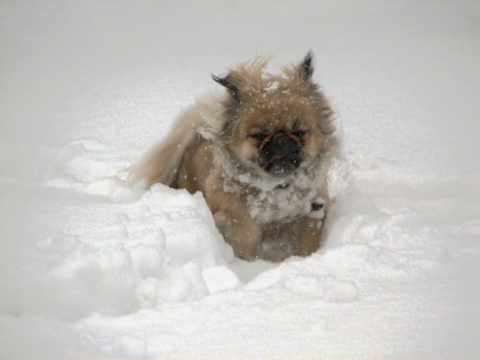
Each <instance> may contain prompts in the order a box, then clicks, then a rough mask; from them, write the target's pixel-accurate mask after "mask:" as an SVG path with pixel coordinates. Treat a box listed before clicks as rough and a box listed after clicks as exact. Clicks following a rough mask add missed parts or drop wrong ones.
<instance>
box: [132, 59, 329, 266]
mask: <svg viewBox="0 0 480 360" xmlns="http://www.w3.org/2000/svg"><path fill="white" fill-rule="evenodd" d="M266 65H267V61H266V60H265V59H256V60H254V61H251V62H247V63H244V64H241V65H239V66H237V67H236V68H233V69H231V70H230V71H229V72H228V73H227V75H225V76H222V77H217V76H213V80H215V81H216V82H217V83H219V84H220V85H222V86H223V87H225V89H226V94H224V95H223V97H218V98H213V99H209V100H204V101H197V102H196V103H195V104H194V105H193V106H191V107H190V108H188V109H186V110H185V111H184V112H183V113H181V114H180V116H179V117H178V119H177V121H176V123H175V124H174V127H173V129H172V131H171V133H170V134H169V135H168V136H167V138H166V139H165V141H164V142H163V143H161V144H160V145H159V146H157V147H156V148H154V149H152V150H151V151H150V152H149V153H147V155H146V156H145V157H144V159H143V161H142V162H141V163H140V165H139V166H138V167H137V169H136V173H135V178H136V179H137V180H140V179H145V180H146V182H147V184H148V185H149V186H150V185H152V184H154V183H162V184H165V185H168V186H171V187H173V188H176V189H182V188H183V189H187V190H188V191H189V192H190V193H195V192H196V191H201V192H202V193H203V195H204V197H205V199H206V202H207V204H208V206H209V208H210V210H211V211H212V213H213V216H214V219H215V223H216V225H217V227H218V229H219V230H220V232H221V233H222V235H223V237H224V238H225V240H226V241H227V242H228V243H229V244H230V245H231V246H232V247H233V249H234V252H235V255H236V256H238V257H240V258H243V259H246V260H253V259H256V258H264V259H267V260H272V261H280V260H282V259H284V258H286V257H288V256H290V255H293V254H295V255H300V256H307V255H309V254H311V253H312V252H314V251H315V250H317V249H318V247H319V245H320V241H321V232H322V223H323V220H324V217H325V214H326V210H327V208H328V206H329V203H330V200H329V196H328V186H327V185H328V184H327V173H328V169H329V166H330V163H331V160H332V156H333V154H334V149H335V145H336V137H335V136H334V135H333V133H334V126H333V116H332V115H333V111H332V109H331V107H330V105H329V102H328V100H327V98H326V97H325V95H324V94H323V93H322V92H321V91H320V90H319V87H318V86H317V85H316V84H315V83H314V82H313V80H312V74H313V66H312V54H311V53H308V54H307V55H306V56H305V58H304V59H303V61H301V62H300V63H299V64H297V65H295V66H290V67H284V68H282V71H281V73H280V74H276V75H274V74H270V73H267V72H266Z"/></svg>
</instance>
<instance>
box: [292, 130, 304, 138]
mask: <svg viewBox="0 0 480 360" xmlns="http://www.w3.org/2000/svg"><path fill="white" fill-rule="evenodd" d="M306 133H307V132H306V131H304V130H297V131H294V132H292V134H293V136H295V137H297V138H299V139H301V138H303V137H304V136H305V134H306Z"/></svg>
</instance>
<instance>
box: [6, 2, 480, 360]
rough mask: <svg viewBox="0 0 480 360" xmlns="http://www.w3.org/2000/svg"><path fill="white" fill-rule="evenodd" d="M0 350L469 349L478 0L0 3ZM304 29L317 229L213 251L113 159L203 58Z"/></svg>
mask: <svg viewBox="0 0 480 360" xmlns="http://www.w3.org/2000/svg"><path fill="white" fill-rule="evenodd" d="M0 49H1V55H0V247H1V248H0V359H2V360H13V359H15V360H17V359H33V358H35V359H41V358H45V359H69V358H95V359H101V358H127V359H137V358H159V359H160V358H161V359H166V358H175V359H185V358H187V359H190V358H194V359H197V358H198V359H265V358H273V359H291V358H297V359H318V358H322V359H323V358H326V359H328V358H402V359H411V358H416V359H422V358H430V359H431V358H435V359H442V358H443V359H477V358H479V356H480V342H479V341H478V336H479V335H478V334H479V333H480V142H479V141H478V139H479V134H480V101H479V100H480V99H479V94H480V61H479V59H480V2H478V1H432V0H428V1H422V2H416V1H386V0H385V1H370V0H358V1H317V2H313V1H307V0H301V1H288V0H285V1H278V2H274V1H270V0H261V1H255V2H252V1H245V2H230V1H220V0H208V1H202V2H194V1H183V2H173V1H171V2H167V1H158V2H154V1H148V0H139V1H131V0H104V1H94V0H86V1H77V0H72V1H60V0H49V1H36V0H25V1H2V2H1V3H0ZM310 49H312V50H313V52H314V54H315V56H316V59H315V60H316V62H315V64H316V71H315V73H314V78H315V79H317V80H318V81H319V82H320V83H321V85H322V87H323V89H324V90H325V92H326V94H327V95H328V96H329V97H330V98H331V100H332V103H333V105H334V107H335V109H336V111H337V112H338V124H339V126H340V128H341V133H340V137H341V141H342V145H343V147H344V153H345V158H344V159H343V162H342V163H340V164H337V165H336V167H335V168H334V169H333V171H332V179H331V189H330V190H331V192H332V193H333V194H335V195H336V202H335V204H334V206H332V209H331V212H330V213H329V215H328V218H327V221H326V226H327V228H328V234H327V237H326V241H325V244H324V246H323V247H322V248H321V249H320V251H319V252H318V253H316V254H314V255H312V256H311V257H309V258H305V259H303V258H295V257H293V258H290V259H287V260H286V261H284V262H283V263H280V264H273V263H269V262H266V261H256V262H253V263H247V262H244V261H240V260H238V259H235V258H234V257H233V252H232V249H231V248H230V247H229V246H228V245H226V244H225V242H224V241H223V239H222V237H221V235H220V234H219V232H218V231H217V230H216V228H215V226H214V222H213V219H212V216H211V214H210V212H209V210H208V208H207V206H206V204H205V201H204V199H203V197H202V196H201V195H200V194H196V195H194V196H191V195H189V194H188V193H187V192H186V191H176V190H172V189H169V188H167V187H165V186H162V185H156V186H154V187H153V188H152V189H151V190H149V191H145V190H144V189H143V188H142V187H141V186H132V185H131V184H129V183H128V182H126V181H125V171H126V170H127V169H128V167H129V166H131V165H133V164H135V162H136V161H138V160H139V158H140V157H141V155H142V154H143V153H144V152H145V151H146V150H147V149H148V148H149V147H150V146H152V145H153V144H154V143H156V142H158V141H159V140H161V139H162V137H163V136H164V135H165V134H166V133H167V131H168V129H169V126H171V124H172V123H173V119H174V117H175V115H176V114H177V113H178V112H179V111H180V110H181V109H182V108H184V107H185V106H187V105H189V104H191V103H192V102H193V101H194V98H195V97H196V96H198V95H201V94H202V93H205V92H209V91H218V85H217V84H215V83H214V82H213V81H212V80H211V78H210V73H214V74H221V73H224V72H225V71H226V69H227V68H228V67H229V66H231V65H234V64H237V63H239V62H242V61H245V60H248V59H250V58H252V57H254V56H255V55H256V54H259V55H267V56H268V55H272V63H273V64H274V65H275V66H282V65H284V64H290V63H292V62H293V61H300V59H302V58H303V56H304V55H305V53H306V52H307V51H308V50H310Z"/></svg>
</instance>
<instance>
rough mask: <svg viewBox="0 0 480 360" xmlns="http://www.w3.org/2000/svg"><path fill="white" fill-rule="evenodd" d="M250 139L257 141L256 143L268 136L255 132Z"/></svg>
mask: <svg viewBox="0 0 480 360" xmlns="http://www.w3.org/2000/svg"><path fill="white" fill-rule="evenodd" d="M250 137H251V138H253V139H255V140H258V141H263V140H265V139H266V138H267V137H268V134H265V133H263V132H257V133H254V134H252V135H250Z"/></svg>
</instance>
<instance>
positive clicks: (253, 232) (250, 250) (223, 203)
mask: <svg viewBox="0 0 480 360" xmlns="http://www.w3.org/2000/svg"><path fill="white" fill-rule="evenodd" d="M205 192H206V194H205V198H206V201H207V204H208V206H209V207H210V210H211V211H212V213H213V217H214V219H215V224H216V225H217V228H218V229H219V231H220V232H221V233H222V235H223V237H224V239H225V241H226V242H228V243H229V244H230V245H231V246H232V247H233V250H234V252H235V255H236V256H237V257H239V258H242V259H245V260H254V259H255V258H256V256H257V248H258V246H259V245H260V243H261V230H260V227H259V225H258V224H257V222H256V221H255V220H254V219H253V218H252V217H251V216H250V214H249V211H248V208H247V205H246V203H245V201H244V199H243V198H241V197H239V196H236V195H235V194H232V193H227V192H225V191H224V189H223V179H222V177H221V172H220V171H215V172H213V173H212V174H211V175H210V176H209V177H208V179H207V181H206V189H205Z"/></svg>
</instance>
